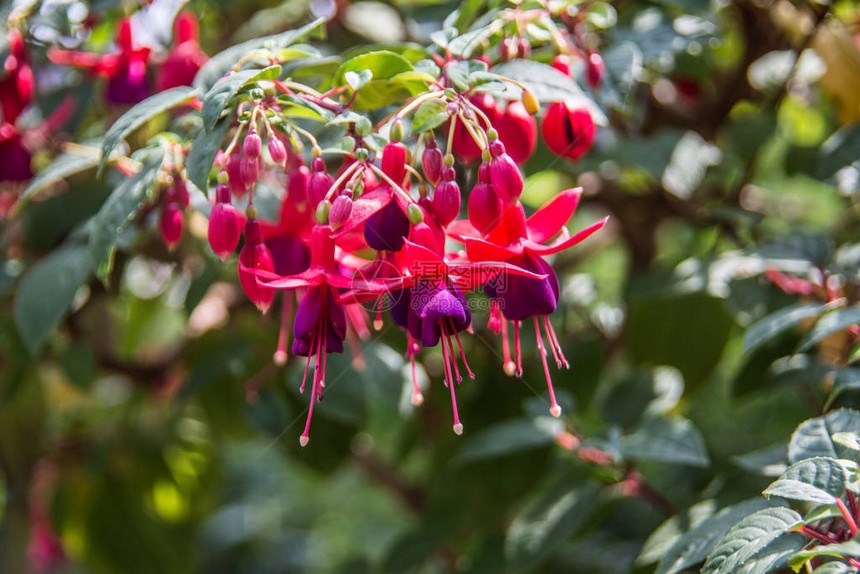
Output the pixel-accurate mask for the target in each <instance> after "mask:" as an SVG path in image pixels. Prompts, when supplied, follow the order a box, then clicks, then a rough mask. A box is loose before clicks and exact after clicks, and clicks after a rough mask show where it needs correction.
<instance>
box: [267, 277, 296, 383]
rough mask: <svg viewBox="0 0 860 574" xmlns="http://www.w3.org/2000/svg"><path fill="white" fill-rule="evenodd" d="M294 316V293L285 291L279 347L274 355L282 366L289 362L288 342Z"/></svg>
mask: <svg viewBox="0 0 860 574" xmlns="http://www.w3.org/2000/svg"><path fill="white" fill-rule="evenodd" d="M292 317H293V294H292V293H284V304H283V305H282V306H281V328H280V331H278V348H277V349H276V350H275V354H274V355H273V356H272V360H273V361H274V362H275V364H276V365H278V366H279V367H282V366H284V365H286V364H287V344H288V343H289V342H290V331H289V329H290V325H291V323H292V321H290V319H292Z"/></svg>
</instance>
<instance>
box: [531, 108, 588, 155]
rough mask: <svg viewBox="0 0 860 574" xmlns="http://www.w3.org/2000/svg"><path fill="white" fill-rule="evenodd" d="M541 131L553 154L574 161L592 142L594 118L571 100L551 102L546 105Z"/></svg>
mask: <svg viewBox="0 0 860 574" xmlns="http://www.w3.org/2000/svg"><path fill="white" fill-rule="evenodd" d="M541 133H542V134H543V139H544V141H545V142H546V145H547V147H548V148H549V149H550V150H551V151H552V152H553V153H554V154H556V155H560V156H563V157H566V158H567V159H569V160H571V161H576V160H578V159H579V158H580V157H582V156H583V155H584V154H585V152H587V151H588V150H589V149H591V144H592V143H594V120H593V119H592V117H591V114H590V113H589V112H588V110H586V109H585V108H582V107H578V106H577V105H576V104H575V103H573V102H553V103H551V104H550V105H549V106H547V109H546V115H545V116H544V118H543V122H542V123H541Z"/></svg>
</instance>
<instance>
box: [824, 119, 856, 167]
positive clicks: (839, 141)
mask: <svg viewBox="0 0 860 574" xmlns="http://www.w3.org/2000/svg"><path fill="white" fill-rule="evenodd" d="M858 157H860V124H857V123H855V124H851V125H848V126H845V127H843V128H840V129H839V131H837V132H836V133H835V134H833V135H832V136H830V137H829V138H828V139H827V140H826V141H825V142H824V143H823V144H821V148H820V149H819V155H818V169H817V170H816V175H817V176H818V177H819V178H820V179H829V178H831V177H833V176H834V175H836V172H837V171H839V170H840V169H842V168H843V167H846V166H848V165H851V164H852V163H853V162H855V161H857V158H858Z"/></svg>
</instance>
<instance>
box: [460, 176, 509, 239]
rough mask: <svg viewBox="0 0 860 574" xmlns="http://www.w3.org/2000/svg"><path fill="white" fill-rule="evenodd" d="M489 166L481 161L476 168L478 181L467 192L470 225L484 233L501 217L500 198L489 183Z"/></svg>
mask: <svg viewBox="0 0 860 574" xmlns="http://www.w3.org/2000/svg"><path fill="white" fill-rule="evenodd" d="M489 179H490V166H489V164H486V163H482V164H481V167H480V168H479V170H478V183H477V185H475V187H474V188H473V189H472V193H471V194H469V204H468V214H469V221H470V222H471V224H472V226H473V227H474V228H475V229H477V230H478V231H480V232H481V234H482V235H486V234H487V233H489V232H490V231H492V230H493V229H494V228H495V227H496V225H498V223H499V220H500V219H501V217H502V209H503V204H502V200H501V199H500V198H499V196H498V195H497V194H496V191H495V189H493V186H492V185H491V184H490V181H489Z"/></svg>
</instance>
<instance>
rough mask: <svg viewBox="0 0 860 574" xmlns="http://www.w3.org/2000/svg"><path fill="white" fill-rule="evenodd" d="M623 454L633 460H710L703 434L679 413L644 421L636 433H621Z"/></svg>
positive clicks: (702, 463)
mask: <svg viewBox="0 0 860 574" xmlns="http://www.w3.org/2000/svg"><path fill="white" fill-rule="evenodd" d="M621 454H622V455H623V456H624V458H627V459H631V460H656V461H659V462H669V463H674V464H689V465H692V466H701V467H707V466H708V465H709V464H710V461H709V459H708V452H707V449H706V448H705V441H704V439H703V438H702V435H701V434H700V433H699V431H698V429H696V427H695V426H693V423H691V422H690V421H688V420H687V419H684V418H680V417H675V418H671V419H663V418H654V419H649V420H647V421H645V422H644V423H643V424H642V426H640V427H639V428H638V429H637V430H636V431H635V432H634V433H633V434H629V435H625V436H623V437H621Z"/></svg>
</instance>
